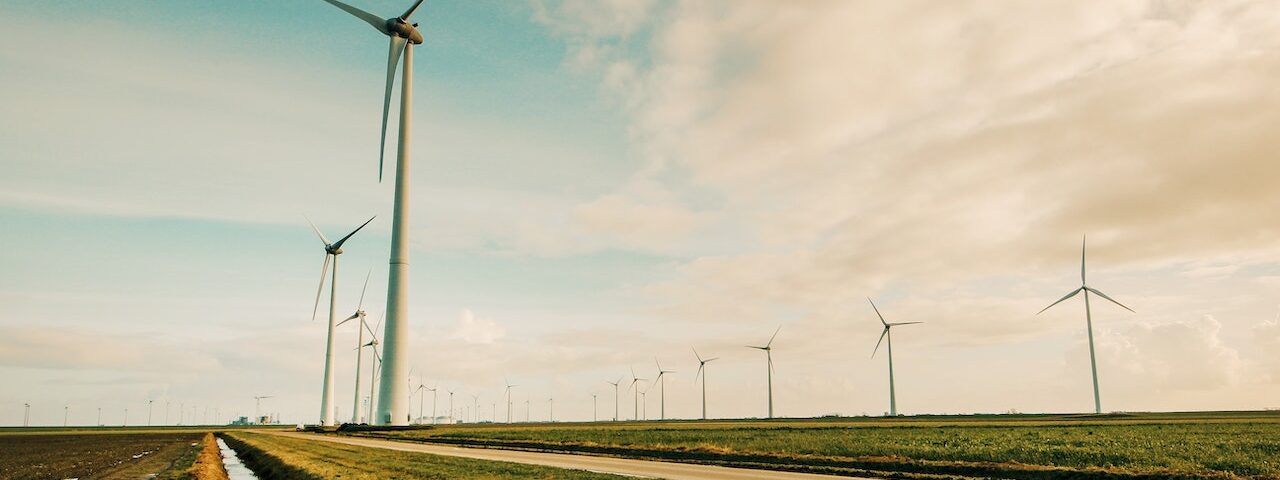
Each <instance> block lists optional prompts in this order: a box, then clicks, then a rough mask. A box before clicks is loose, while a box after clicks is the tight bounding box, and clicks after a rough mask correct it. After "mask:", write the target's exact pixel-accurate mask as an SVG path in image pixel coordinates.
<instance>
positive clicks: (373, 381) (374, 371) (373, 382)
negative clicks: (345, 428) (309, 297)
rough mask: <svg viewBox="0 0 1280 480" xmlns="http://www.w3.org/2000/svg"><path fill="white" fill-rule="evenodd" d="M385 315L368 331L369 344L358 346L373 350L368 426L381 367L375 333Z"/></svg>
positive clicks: (380, 356) (370, 421) (370, 366)
mask: <svg viewBox="0 0 1280 480" xmlns="http://www.w3.org/2000/svg"><path fill="white" fill-rule="evenodd" d="M386 314H387V312H386V311H385V310H384V311H383V312H382V315H379V316H378V323H377V326H375V327H373V330H369V335H370V336H372V337H373V339H371V340H369V343H366V344H364V345H361V346H360V348H364V347H372V348H373V362H372V363H370V364H369V416H368V417H366V418H368V419H369V423H370V424H372V423H373V403H374V399H375V398H376V397H374V396H373V391H374V389H375V388H376V387H377V385H378V383H379V382H378V369H379V368H380V367H381V366H382V354H381V353H378V334H377V331H378V328H379V327H381V326H382V317H383V316H385V315H386ZM364 328H369V324H367V323H366V324H365V325H364ZM419 413H421V412H419Z"/></svg>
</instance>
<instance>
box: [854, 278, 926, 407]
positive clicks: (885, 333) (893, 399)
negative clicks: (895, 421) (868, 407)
mask: <svg viewBox="0 0 1280 480" xmlns="http://www.w3.org/2000/svg"><path fill="white" fill-rule="evenodd" d="M867 301H868V302H871V309H872V310H875V311H876V316H877V317H880V324H881V325H884V330H881V331H880V340H877V341H876V348H875V349H874V350H872V351H871V357H872V358H875V356H876V352H878V351H880V342H883V341H884V339H885V338H886V337H887V338H888V339H889V345H888V347H889V416H890V417H896V416H898V397H897V396H895V394H894V390H893V334H892V333H890V332H889V329H891V328H893V327H896V326H899V325H915V324H917V323H924V322H898V323H888V322H885V321H884V315H881V314H880V309H879V308H876V302H872V301H871V299H870V298H868V299H867Z"/></svg>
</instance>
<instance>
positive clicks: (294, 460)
mask: <svg viewBox="0 0 1280 480" xmlns="http://www.w3.org/2000/svg"><path fill="white" fill-rule="evenodd" d="M224 439H226V441H227V443H228V444H229V445H231V447H232V448H234V449H235V450H236V453H237V455H238V456H239V457H240V458H241V460H242V461H244V462H245V465H246V466H248V467H249V468H250V469H252V470H253V471H254V473H256V474H258V475H259V477H260V478H263V479H265V480H270V479H283V478H288V479H327V478H344V479H396V478H404V479H410V478H412V479H419V478H422V479H442V478H468V479H514V478H520V479H526V478H528V479H569V480H597V479H598V480H604V479H621V478H625V477H619V476H614V475H605V474H599V473H591V472H585V471H579V470H564V469H559V468H551V467H543V466H537V465H524V464H518V463H507V462H492V461H484V460H474V459H467V458H456V457H446V456H438V455H431V454H426V453H418V452H401V451H395V450H387V449H381V448H369V447H359V446H354V445H342V444H336V443H331V442H323V441H307V440H303V439H297V438H289V437H281V436H276V435H267V434H261V433H251V432H232V433H228V434H227V435H225V436H224Z"/></svg>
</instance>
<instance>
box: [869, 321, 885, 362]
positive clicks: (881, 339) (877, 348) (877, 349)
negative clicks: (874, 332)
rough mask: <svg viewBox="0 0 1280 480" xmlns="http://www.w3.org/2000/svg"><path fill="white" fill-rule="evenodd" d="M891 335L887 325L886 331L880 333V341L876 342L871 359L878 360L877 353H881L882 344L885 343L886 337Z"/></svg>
mask: <svg viewBox="0 0 1280 480" xmlns="http://www.w3.org/2000/svg"><path fill="white" fill-rule="evenodd" d="M888 334H889V326H888V325H885V327H884V330H881V331H880V340H877V341H876V348H875V350H872V351H871V358H876V352H878V351H880V343H881V342H884V336H885V335H888Z"/></svg>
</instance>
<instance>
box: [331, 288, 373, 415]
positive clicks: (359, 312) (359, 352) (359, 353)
mask: <svg viewBox="0 0 1280 480" xmlns="http://www.w3.org/2000/svg"><path fill="white" fill-rule="evenodd" d="M371 276H373V269H372V268H370V269H369V273H367V274H365V276H364V288H361V289H360V302H359V303H357V304H356V313H353V314H351V316H350V317H347V318H346V320H343V321H341V322H338V326H339V327H341V326H342V324H344V323H347V322H350V321H352V320H359V322H360V323H359V324H358V325H356V382H355V383H356V385H355V387H354V388H352V391H354V392H355V395H354V396H355V399H353V400H352V402H351V423H353V424H358V423H360V361H361V360H362V358H361V357H363V356H364V355H363V354H364V349H363V348H360V347H362V346H363V345H364V330H365V329H366V328H369V326H368V325H365V322H364V317H365V313H364V293H365V292H366V291H368V290H369V277H371Z"/></svg>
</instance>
